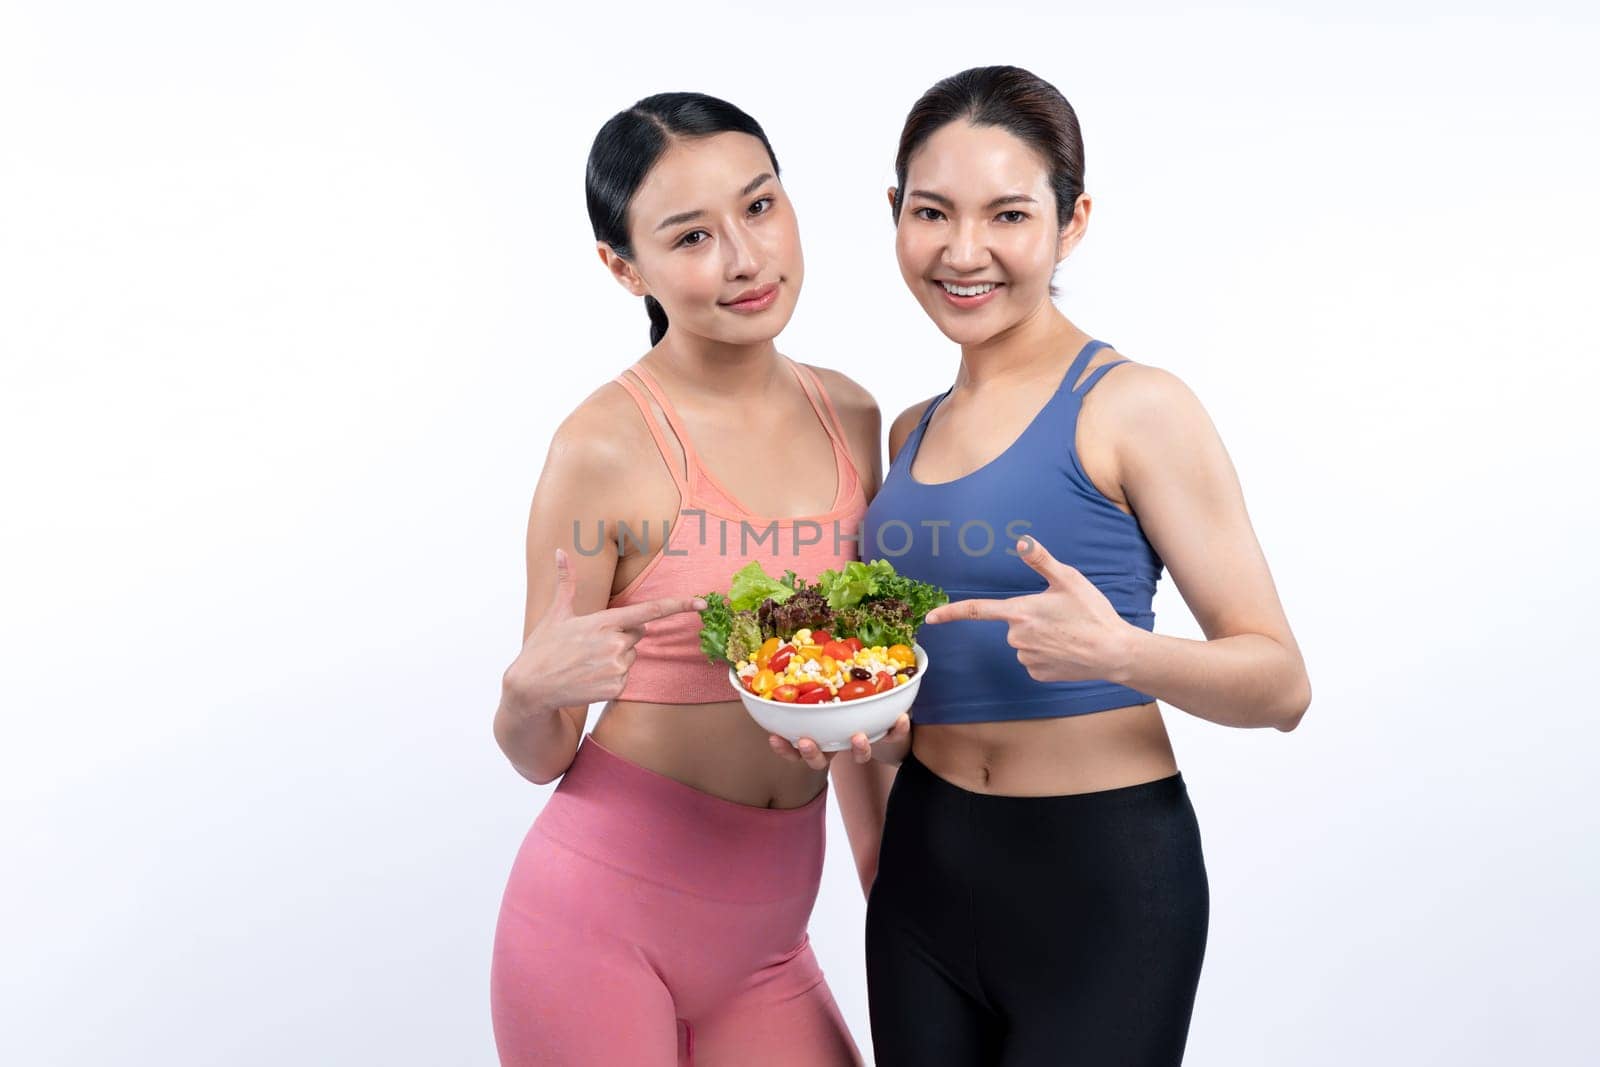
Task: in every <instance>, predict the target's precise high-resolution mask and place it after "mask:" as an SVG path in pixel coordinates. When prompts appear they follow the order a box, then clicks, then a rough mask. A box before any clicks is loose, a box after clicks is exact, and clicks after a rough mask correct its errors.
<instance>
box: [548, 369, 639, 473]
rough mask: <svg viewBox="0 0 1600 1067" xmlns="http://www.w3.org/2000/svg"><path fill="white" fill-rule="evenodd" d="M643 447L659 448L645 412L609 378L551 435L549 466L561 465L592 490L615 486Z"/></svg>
mask: <svg viewBox="0 0 1600 1067" xmlns="http://www.w3.org/2000/svg"><path fill="white" fill-rule="evenodd" d="M641 448H649V449H651V450H654V444H653V442H652V440H651V437H650V431H649V430H648V429H647V428H646V426H645V423H644V414H643V412H641V411H640V410H639V407H638V405H637V404H635V403H634V402H633V399H632V398H631V397H630V396H628V394H627V392H626V390H624V389H623V388H622V386H620V385H618V384H617V383H616V382H614V381H608V382H606V383H604V384H602V385H601V386H599V387H598V388H596V389H595V390H594V392H592V393H590V394H589V395H588V396H586V397H585V398H584V399H583V400H582V401H580V402H579V404H578V406H577V407H575V408H573V409H572V411H571V412H570V413H569V414H568V415H567V417H566V418H564V419H562V420H561V423H560V424H559V425H558V426H557V427H556V429H555V433H553V434H552V435H551V437H550V453H549V456H548V458H547V459H546V461H545V468H546V471H547V472H549V471H551V470H552V469H553V468H559V469H560V471H561V473H562V474H564V475H566V476H569V477H572V478H577V479H581V480H583V481H584V482H586V483H587V484H588V485H589V486H590V487H591V489H592V488H594V487H597V486H603V485H615V484H618V483H619V480H620V478H621V476H622V475H623V474H625V473H626V472H627V471H628V470H629V469H631V468H633V467H636V466H637V464H638V457H639V455H640V449H641Z"/></svg>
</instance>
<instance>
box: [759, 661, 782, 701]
mask: <svg viewBox="0 0 1600 1067" xmlns="http://www.w3.org/2000/svg"><path fill="white" fill-rule="evenodd" d="M754 688H755V691H756V692H757V693H759V694H760V695H762V696H768V695H769V694H771V692H772V691H773V690H774V689H776V688H778V676H777V675H776V674H773V673H772V672H771V671H769V670H766V669H765V668H763V669H762V670H761V671H759V672H757V674H756V680H755V686H754Z"/></svg>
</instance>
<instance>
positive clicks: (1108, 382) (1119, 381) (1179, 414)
mask: <svg viewBox="0 0 1600 1067" xmlns="http://www.w3.org/2000/svg"><path fill="white" fill-rule="evenodd" d="M1115 358H1119V359H1125V358H1127V357H1125V356H1122V355H1121V354H1120V353H1119V354H1117V356H1116V357H1115ZM1105 362H1112V360H1107V361H1105ZM1220 445H1221V442H1220V440H1219V439H1218V436H1217V431H1216V427H1215V426H1213V425H1212V422H1211V417H1210V416H1209V415H1208V414H1207V413H1206V410H1205V408H1204V407H1203V406H1202V405H1201V403H1200V398H1199V397H1198V396H1196V395H1195V392H1194V390H1193V389H1191V388H1190V387H1189V385H1188V383H1187V382H1185V381H1184V380H1183V379H1182V378H1180V377H1178V375H1176V374H1174V373H1173V372H1172V371H1170V370H1166V369H1165V368H1162V367H1156V366H1152V365H1150V364H1146V363H1139V362H1136V361H1133V360H1129V361H1128V362H1127V363H1126V364H1124V365H1122V366H1119V367H1118V368H1117V369H1116V370H1114V371H1110V372H1109V373H1107V374H1105V375H1104V376H1103V377H1101V379H1100V380H1099V381H1098V382H1096V383H1095V386H1094V388H1093V389H1091V390H1090V391H1089V392H1088V394H1087V395H1086V396H1085V397H1084V403H1083V409H1082V414H1081V415H1080V417H1079V420H1078V434H1077V446H1078V456H1079V459H1080V461H1081V462H1082V463H1083V467H1084V470H1085V472H1086V473H1087V474H1088V475H1089V477H1090V480H1091V481H1093V482H1094V483H1095V485H1096V486H1098V487H1099V488H1100V490H1101V492H1102V493H1104V494H1105V495H1106V496H1107V497H1109V498H1110V499H1112V500H1113V501H1115V502H1116V503H1117V504H1118V505H1119V506H1121V507H1123V508H1124V510H1128V509H1129V507H1130V506H1131V505H1132V503H1133V501H1132V500H1131V497H1132V496H1133V495H1134V489H1135V483H1137V482H1140V481H1142V480H1144V479H1145V478H1146V476H1147V475H1148V474H1149V473H1150V472H1151V471H1154V470H1159V469H1166V470H1168V471H1172V470H1175V469H1177V468H1179V467H1182V466H1184V464H1185V463H1186V462H1188V463H1194V462H1199V461H1200V457H1201V456H1203V455H1208V454H1212V453H1214V452H1216V451H1218V450H1219V449H1220ZM1186 457H1187V459H1186Z"/></svg>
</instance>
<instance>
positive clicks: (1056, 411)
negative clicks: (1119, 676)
mask: <svg viewBox="0 0 1600 1067" xmlns="http://www.w3.org/2000/svg"><path fill="white" fill-rule="evenodd" d="M1106 347H1108V345H1107V344H1106V342H1104V341H1096V340H1091V341H1090V342H1089V343H1088V344H1086V345H1084V346H1083V349H1082V351H1080V352H1079V353H1078V356H1077V358H1076V359H1074V360H1073V361H1072V366H1071V367H1070V368H1068V370H1067V373H1066V375H1065V376H1064V377H1063V378H1062V379H1061V384H1060V385H1059V386H1058V387H1057V388H1056V391H1055V393H1054V394H1053V395H1052V396H1051V397H1050V400H1049V401H1048V402H1047V403H1046V404H1045V406H1044V408H1043V409H1042V410H1040V412H1039V414H1038V415H1036V416H1034V419H1033V421H1032V422H1031V423H1029V424H1028V426H1027V428H1026V429H1025V430H1023V431H1022V435H1021V436H1020V437H1018V438H1017V439H1016V440H1015V441H1014V442H1012V444H1011V446H1010V447H1009V448H1007V449H1006V450H1005V451H1004V452H1002V453H1001V454H1000V455H999V456H997V457H995V458H994V459H993V460H991V461H990V462H988V463H986V464H984V465H983V466H982V467H979V468H978V469H977V470H975V471H973V472H972V473H970V474H967V475H963V476H962V477H960V478H957V479H955V480H954V481H949V482H938V483H933V484H929V483H926V482H919V481H917V480H915V479H914V478H912V477H911V465H912V464H913V463H914V462H915V461H916V458H917V450H918V448H919V447H920V446H921V444H922V435H923V432H924V431H925V430H926V429H927V426H928V420H929V418H930V417H931V416H932V415H933V411H934V409H935V408H937V407H938V406H939V404H940V402H941V401H943V400H944V398H945V397H947V396H949V395H950V389H946V390H945V391H944V392H943V393H941V394H940V395H939V396H938V397H936V398H935V399H934V400H933V402H932V403H930V404H929V405H928V408H927V410H926V411H924V412H923V413H922V419H921V421H919V422H918V423H917V428H916V429H915V430H913V431H912V433H911V436H909V437H908V438H906V441H905V444H904V445H903V446H902V447H901V449H900V451H899V452H898V453H897V454H896V456H895V461H894V463H893V464H892V465H891V466H890V468H889V473H888V474H887V475H886V476H885V478H884V482H883V488H882V489H881V490H879V492H878V495H877V496H876V497H874V498H873V500H872V503H871V504H870V505H869V506H868V508H867V515H866V519H865V521H864V522H863V524H862V528H861V538H862V543H861V557H862V559H865V560H869V561H870V560H873V559H887V560H888V561H889V562H890V563H892V564H894V567H895V570H896V571H898V572H900V573H901V574H905V575H909V576H910V577H912V578H917V579H919V580H921V581H924V582H932V583H933V584H934V585H938V586H941V587H943V589H944V591H945V592H946V593H948V594H949V595H950V599H951V600H952V601H955V600H965V599H968V598H971V597H984V598H999V597H1012V596H1020V595H1023V594H1026V593H1039V592H1043V591H1044V589H1045V580H1044V578H1043V577H1042V576H1041V575H1040V574H1039V573H1038V572H1037V571H1035V570H1034V569H1033V568H1032V567H1030V566H1028V565H1027V564H1026V563H1024V562H1023V561H1022V560H1021V559H1020V558H1019V557H1018V556H1017V551H1016V543H1017V540H1018V538H1020V537H1021V536H1022V535H1023V534H1028V535H1029V536H1031V537H1033V538H1034V539H1035V540H1037V541H1038V542H1039V543H1040V544H1042V545H1044V547H1045V548H1046V549H1047V550H1048V551H1049V552H1050V554H1051V555H1052V556H1054V557H1055V558H1056V559H1058V560H1060V561H1061V562H1063V563H1066V564H1069V565H1071V566H1073V567H1076V568H1077V569H1078V570H1079V571H1082V572H1083V575H1084V577H1086V578H1088V579H1089V580H1090V581H1092V582H1093V583H1094V584H1095V585H1096V586H1097V587H1098V588H1099V589H1100V591H1101V592H1102V593H1104V594H1105V595H1106V598H1107V599H1109V600H1110V601H1111V603H1112V605H1113V606H1114V607H1115V608H1116V609H1117V612H1118V614H1120V615H1121V616H1122V617H1123V618H1124V619H1126V620H1127V621H1128V622H1130V623H1132V624H1133V625H1135V626H1138V627H1140V628H1142V629H1145V630H1151V629H1153V628H1154V626H1155V612H1153V611H1152V610H1151V606H1150V605H1151V600H1152V598H1153V597H1154V596H1155V590H1156V582H1157V581H1158V580H1159V579H1160V577H1161V570H1162V563H1161V558H1160V557H1159V556H1158V555H1157V554H1156V551H1155V549H1154V548H1152V547H1151V546H1150V542H1149V541H1148V540H1146V539H1145V536H1144V531H1143V530H1142V529H1140V528H1139V522H1138V520H1137V519H1135V518H1134V517H1133V516H1131V515H1129V514H1128V513H1127V512H1125V511H1123V510H1122V509H1120V508H1118V507H1117V506H1116V505H1115V504H1113V503H1112V502H1111V501H1110V500H1108V499H1107V498H1106V497H1105V495H1104V494H1103V493H1101V492H1100V490H1099V489H1097V488H1096V487H1095V484H1094V483H1093V482H1092V481H1090V480H1089V476H1088V475H1087V474H1085V473H1084V470H1083V465H1082V463H1081V462H1079V460H1078V452H1077V446H1076V443H1075V442H1076V434H1077V427H1078V412H1079V410H1080V409H1081V407H1082V404H1083V398H1084V396H1085V395H1086V394H1087V393H1088V392H1089V390H1090V389H1092V388H1094V385H1095V383H1096V382H1097V381H1099V380H1100V379H1101V378H1102V377H1103V376H1104V375H1105V373H1106V371H1108V370H1110V369H1111V368H1112V367H1116V366H1120V365H1121V364H1123V363H1126V362H1128V361H1127V360H1116V361H1114V362H1111V363H1107V364H1106V365H1105V366H1103V367H1098V368H1096V370H1095V372H1094V374H1092V375H1090V376H1089V378H1088V379H1087V380H1086V381H1085V382H1084V383H1083V385H1082V386H1081V387H1080V388H1078V389H1073V388H1072V383H1074V382H1076V381H1077V380H1078V379H1079V378H1080V377H1081V376H1082V375H1083V369H1084V368H1085V367H1087V366H1088V365H1089V361H1090V359H1091V358H1092V357H1093V356H1094V354H1095V353H1096V352H1097V351H1099V350H1100V349H1102V348H1106ZM953 388H955V387H954V386H951V389H953ZM1006 632H1007V624H1006V623H1005V622H1004V621H1002V620H998V619H976V620H958V621H953V622H939V623H935V624H932V625H926V626H923V627H921V628H920V629H918V631H917V642H918V643H919V644H921V645H922V647H923V648H924V649H926V650H927V653H928V671H927V674H926V675H925V676H924V677H923V680H922V685H921V687H920V688H919V689H918V691H917V698H916V703H915V704H914V705H913V707H912V709H911V719H912V721H913V722H914V723H952V722H994V721H998V720H1006V719H1043V718H1053V717H1057V716H1063V715H1083V714H1086V713H1088V712H1092V711H1105V710H1107V709H1109V708H1120V707H1126V706H1127V705H1129V704H1144V703H1148V702H1149V701H1151V700H1152V699H1154V698H1153V697H1150V696H1148V695H1147V694H1145V693H1141V692H1139V691H1138V690H1136V689H1130V688H1128V687H1127V686H1122V685H1117V684H1115V683H1112V682H1108V681H1093V680H1091V681H1080V682H1039V681H1035V680H1034V679H1033V678H1032V677H1031V676H1029V674H1028V671H1027V668H1025V667H1023V666H1022V664H1021V663H1020V662H1019V661H1018V659H1017V653H1016V649H1014V648H1012V647H1011V646H1010V645H1009V644H1007V643H1006Z"/></svg>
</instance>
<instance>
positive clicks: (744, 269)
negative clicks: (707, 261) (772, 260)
mask: <svg viewBox="0 0 1600 1067" xmlns="http://www.w3.org/2000/svg"><path fill="white" fill-rule="evenodd" d="M726 233H727V237H726V239H725V240H724V241H723V242H722V255H723V265H722V267H723V277H724V278H726V279H727V280H728V281H730V282H735V281H739V280H741V279H744V278H754V277H756V275H758V274H760V273H761V254H760V244H759V243H758V242H757V241H756V239H755V237H754V236H752V235H751V234H750V233H748V232H746V231H745V228H744V227H743V226H741V225H738V224H734V225H731V226H729V227H728V228H727V230H726Z"/></svg>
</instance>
